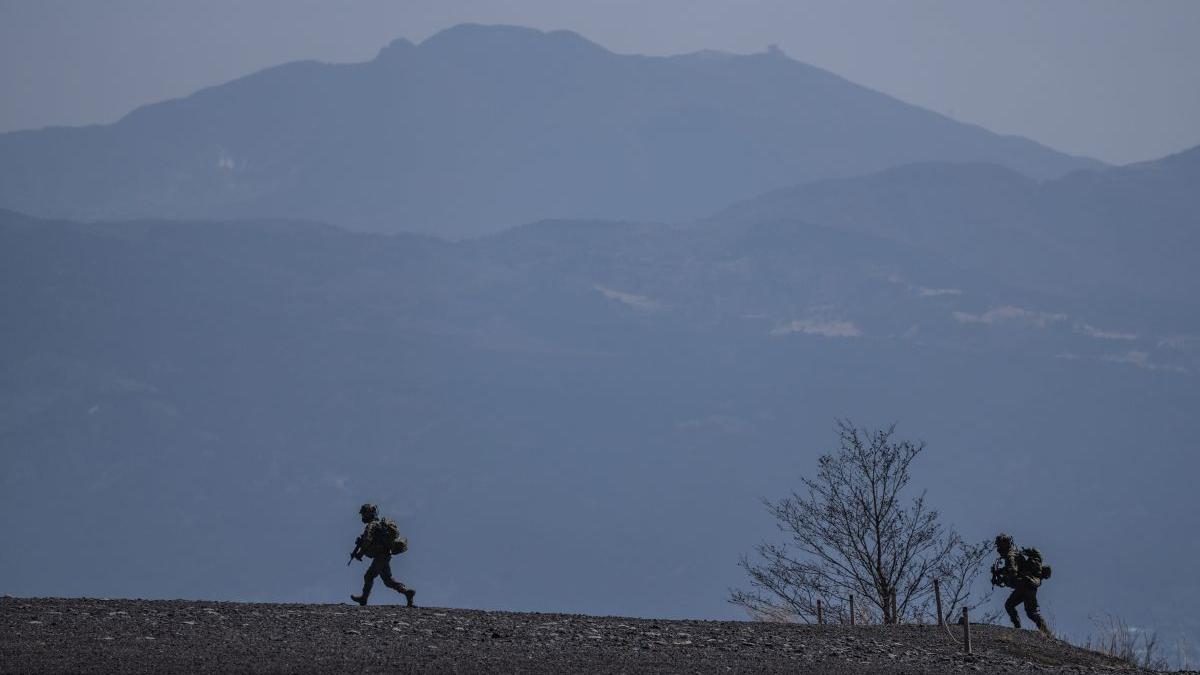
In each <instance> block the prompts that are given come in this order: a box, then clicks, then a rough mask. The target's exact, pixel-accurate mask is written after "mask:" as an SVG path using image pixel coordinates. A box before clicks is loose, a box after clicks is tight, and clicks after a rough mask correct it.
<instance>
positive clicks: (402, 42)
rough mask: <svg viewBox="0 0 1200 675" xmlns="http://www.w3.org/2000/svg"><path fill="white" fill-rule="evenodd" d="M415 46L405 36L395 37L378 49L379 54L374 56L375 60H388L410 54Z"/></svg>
mask: <svg viewBox="0 0 1200 675" xmlns="http://www.w3.org/2000/svg"><path fill="white" fill-rule="evenodd" d="M416 48H417V46H416V45H415V44H413V43H412V42H411V41H410V40H407V39H405V38H396V39H395V40H392V41H391V42H389V43H388V44H387V46H385V47H384V48H383V49H380V50H379V54H378V55H377V56H376V57H375V60H376V61H388V60H391V59H395V58H399V57H403V56H406V55H408V54H410V53H411V52H412V51H413V50H414V49H416Z"/></svg>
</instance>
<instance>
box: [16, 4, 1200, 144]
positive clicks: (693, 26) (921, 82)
mask: <svg viewBox="0 0 1200 675" xmlns="http://www.w3.org/2000/svg"><path fill="white" fill-rule="evenodd" d="M468 21H469V22H478V23H510V24H519V25H526V26H533V27H537V28H543V29H558V28H566V29H570V30H574V31H576V32H578V33H581V34H582V35H584V36H585V37H587V38H589V39H592V40H594V41H596V42H598V43H600V44H602V45H604V46H606V47H608V48H609V49H612V50H613V51H617V52H622V53H644V54H673V53H679V52H686V51H693V50H697V49H722V50H727V51H734V52H757V51H762V50H763V49H764V48H766V46H767V45H769V44H772V43H774V44H778V45H779V46H780V47H781V48H782V49H783V50H784V51H786V52H787V53H788V54H789V55H791V56H792V57H793V58H796V59H799V60H802V61H806V62H808V63H811V64H814V65H817V66H821V67H824V68H827V69H829V70H832V71H834V72H836V73H838V74H840V75H843V76H845V77H847V78H849V79H851V80H854V81H856V82H859V83H861V84H864V85H867V86H869V87H872V88H874V89H878V90H880V91H883V92H886V93H889V94H892V95H894V96H897V97H899V98H901V99H904V100H906V101H909V102H911V103H915V104H918V105H921V106H924V107H927V108H930V109H932V110H936V111H938V112H942V113H945V114H948V115H951V116H953V117H955V118H957V119H960V120H964V121H969V122H974V123H977V124H980V125H982V126H985V127H987V128H989V129H992V130H994V131H997V132H1000V133H1010V134H1019V135H1023V136H1028V137H1030V138H1033V139H1035V140H1038V141H1041V142H1043V143H1046V144H1047V145H1050V146H1052V147H1055V148H1057V149H1060V150H1064V151H1067V152H1071V153H1077V154H1086V155H1090V156H1093V157H1097V158H1099V159H1103V160H1105V161H1109V162H1115V163H1124V162H1131V161H1138V160H1142V159H1150V158H1154V157H1159V156H1162V155H1165V154H1169V153H1172V152H1175V151H1178V150H1182V149H1184V148H1186V147H1190V146H1193V145H1197V144H1200V75H1198V73H1200V67H1198V64H1200V39H1198V37H1197V36H1200V2H1198V1H1194V0H1169V1H1168V0H1129V1H1117V0H1057V1H1055V2H1050V1H1036V0H1005V1H1004V2H992V1H988V2H974V1H969V0H946V1H936V2H934V1H928V2H885V1H878V2H853V1H849V0H834V1H829V2H824V1H823V2H802V1H800V0H737V1H733V0H729V1H719V0H662V1H654V0H569V1H568V0H522V1H519V2H514V1H502V0H491V1H483V0H411V1H410V0H393V1H391V2H384V1H381V0H356V1H349V0H343V1H334V0H326V1H324V2H316V1H314V0H258V1H255V0H208V1H205V2H200V1H196V2H183V1H180V0H104V1H100V0H96V1H86V0H79V1H63V0H0V91H2V92H3V99H2V100H3V105H2V106H0V131H8V130H13V129H25V128H33V127H40V126H46V125H53V124H86V123H94V122H111V121H114V120H116V119H117V118H119V117H120V116H121V115H123V114H124V113H126V112H128V111H129V110H131V109H132V108H134V107H136V106H138V105H141V104H144V103H149V102H152V101H157V100H161V99H165V98H171V97H175V96H182V95H185V94H188V93H190V92H192V91H194V90H196V89H198V88H200V87H203V86H206V85H211V84H217V83H220V82H223V81H226V80H229V79H232V78H235V77H238V76H241V75H245V74H248V73H249V72H251V71H254V70H257V69H260V68H263V67H265V66H269V65H273V64H276V63H281V62H285V61H291V60H296V59H302V58H312V59H318V60H323V61H359V60H365V59H369V58H371V57H372V56H373V55H374V54H375V52H376V51H377V50H378V49H379V48H380V47H381V46H382V45H384V44H386V43H387V42H389V41H390V40H392V39H393V38H396V37H401V36H403V37H407V38H409V39H412V40H414V41H420V40H422V39H424V38H426V37H428V36H429V35H431V34H432V33H435V32H437V31H438V30H440V29H443V28H446V27H449V26H451V25H454V24H456V23H461V22H468Z"/></svg>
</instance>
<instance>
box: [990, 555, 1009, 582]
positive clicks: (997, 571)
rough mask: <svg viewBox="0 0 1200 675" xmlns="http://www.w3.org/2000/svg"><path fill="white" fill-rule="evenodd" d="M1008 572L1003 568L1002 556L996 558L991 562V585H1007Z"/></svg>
mask: <svg viewBox="0 0 1200 675" xmlns="http://www.w3.org/2000/svg"><path fill="white" fill-rule="evenodd" d="M1008 585H1009V584H1008V574H1007V573H1006V570H1005V560H1004V558H998V559H997V560H996V562H994V563H992V586H993V587H995V586H1001V587H1004V586H1008Z"/></svg>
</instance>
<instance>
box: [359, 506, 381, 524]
mask: <svg viewBox="0 0 1200 675" xmlns="http://www.w3.org/2000/svg"><path fill="white" fill-rule="evenodd" d="M358 515H360V516H362V517H363V518H365V519H367V520H374V519H375V516H377V515H379V507H378V506H375V505H374V504H363V505H362V506H361V507H360V508H359V509H358Z"/></svg>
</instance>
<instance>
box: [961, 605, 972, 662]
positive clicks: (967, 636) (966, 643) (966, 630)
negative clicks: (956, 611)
mask: <svg viewBox="0 0 1200 675" xmlns="http://www.w3.org/2000/svg"><path fill="white" fill-rule="evenodd" d="M962 623H963V649H965V650H966V651H967V653H968V654H970V653H971V617H970V616H969V615H968V614H967V608H966V607H963V618H962Z"/></svg>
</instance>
